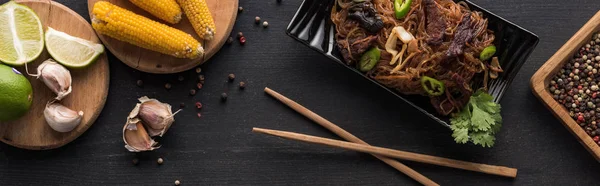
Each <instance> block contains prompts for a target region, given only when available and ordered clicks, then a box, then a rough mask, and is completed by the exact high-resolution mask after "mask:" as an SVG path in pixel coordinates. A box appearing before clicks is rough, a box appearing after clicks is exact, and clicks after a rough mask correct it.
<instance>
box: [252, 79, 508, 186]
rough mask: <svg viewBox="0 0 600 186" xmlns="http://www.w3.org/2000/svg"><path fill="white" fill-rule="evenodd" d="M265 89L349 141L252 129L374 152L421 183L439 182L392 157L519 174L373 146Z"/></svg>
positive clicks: (487, 171)
mask: <svg viewBox="0 0 600 186" xmlns="http://www.w3.org/2000/svg"><path fill="white" fill-rule="evenodd" d="M265 92H266V93H267V94H269V95H271V96H273V97H274V98H275V99H277V100H279V101H281V102H282V103H284V104H286V105H287V106H289V107H290V108H292V109H294V110H295V111H296V112H298V113H300V114H302V115H304V116H306V117H307V118H309V119H311V120H313V121H314V122H316V123H317V124H319V125H321V126H323V127H325V128H327V129H328V130H330V131H331V132H333V133H335V134H337V135H338V136H340V137H342V138H344V139H345V140H347V141H349V142H345V141H340V140H332V139H327V138H321V137H316V136H310V135H304V134H299V133H293V132H285V131H277V130H269V129H261V128H253V129H252V131H253V132H256V133H262V134H268V135H273V136H278V137H282V138H285V139H291V140H297V141H302V142H307V143H315V144H321V145H326V146H331V147H338V148H343V149H347V150H354V151H359V152H365V153H370V154H371V155H373V156H375V157H376V158H377V159H379V160H381V161H383V162H385V163H386V164H388V165H390V166H392V167H394V168H395V169H397V170H399V171H400V172H402V173H404V174H406V175H407V176H409V177H411V178H413V179H415V180H416V181H418V182H419V183H421V184H423V185H439V184H437V183H435V182H434V181H432V180H430V179H429V178H427V177H425V176H423V175H422V174H420V173H418V172H417V171H415V170H413V169H411V168H410V167H408V166H406V165H404V164H402V163H400V162H398V161H396V160H394V159H390V158H398V159H402V160H408V161H415V162H421V163H427V164H433V165H439V166H445V167H451V168H457V169H463V170H470V171H475V172H481V173H486V174H492V175H498V176H505V177H511V178H515V177H516V176H517V169H515V168H510V167H503V166H495V165H486V164H480V163H472V162H466V161H460V160H453V159H448V158H442V157H436V156H430V155H424V154H418V153H412V152H406V151H400V150H394V149H388V148H383V147H376V146H370V145H369V144H367V143H366V142H364V141H362V140H361V139H359V138H358V137H356V136H354V135H352V134H351V133H349V132H348V131H346V130H344V129H342V128H340V127H339V126H337V125H335V124H334V123H332V122H330V121H328V120H327V119H325V118H323V117H321V116H319V115H318V114H316V113H314V112H312V111H310V110H309V109H307V108H305V107H303V106H302V105H300V104H298V103H296V102H294V101H293V100H291V99H289V98H287V97H285V96H283V95H281V94H279V93H277V92H275V91H273V90H271V89H269V88H265ZM387 157H390V158H387Z"/></svg>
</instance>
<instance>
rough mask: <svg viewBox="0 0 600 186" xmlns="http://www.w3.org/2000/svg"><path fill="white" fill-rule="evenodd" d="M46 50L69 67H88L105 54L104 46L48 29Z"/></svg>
mask: <svg viewBox="0 0 600 186" xmlns="http://www.w3.org/2000/svg"><path fill="white" fill-rule="evenodd" d="M46 49H47V50H48V53H50V55H51V56H52V58H54V60H56V61H57V62H59V63H60V64H63V65H65V66H68V67H73V68H79V67H86V66H88V65H89V64H91V63H92V62H94V61H95V60H96V58H98V56H100V54H102V52H104V46H102V45H101V44H97V43H94V42H91V41H88V40H85V39H81V38H78V37H74V36H71V35H69V34H67V33H64V32H61V31H57V30H54V29H53V28H50V27H48V30H47V31H46Z"/></svg>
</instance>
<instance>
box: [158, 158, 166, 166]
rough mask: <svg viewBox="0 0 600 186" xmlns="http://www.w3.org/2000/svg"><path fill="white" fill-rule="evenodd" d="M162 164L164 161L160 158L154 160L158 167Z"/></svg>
mask: <svg viewBox="0 0 600 186" xmlns="http://www.w3.org/2000/svg"><path fill="white" fill-rule="evenodd" d="M163 162H164V160H163V159H162V158H158V160H156V163H158V164H159V165H162V164H163Z"/></svg>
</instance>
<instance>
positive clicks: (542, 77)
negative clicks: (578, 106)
mask: <svg viewBox="0 0 600 186" xmlns="http://www.w3.org/2000/svg"><path fill="white" fill-rule="evenodd" d="M598 31H600V11H598V13H596V15H595V16H594V17H592V18H591V19H590V20H589V21H588V22H587V23H586V24H585V25H584V26H583V27H582V28H581V29H579V31H577V33H575V35H573V37H571V39H569V40H568V41H567V42H566V43H565V44H564V45H563V46H562V47H561V48H560V49H559V50H558V51H557V52H556V53H555V54H554V55H553V56H552V57H550V59H548V61H546V63H544V65H542V67H540V69H539V70H538V71H537V72H536V73H535V74H534V75H533V76H532V77H531V89H532V91H533V94H534V95H535V96H537V97H538V99H540V100H541V101H542V103H543V104H544V105H545V106H546V107H547V108H548V109H549V110H550V111H551V112H552V114H554V116H555V117H556V118H558V119H559V120H560V121H561V122H562V123H563V124H564V125H565V127H566V128H567V129H568V130H569V131H570V132H571V133H573V135H575V137H576V138H577V139H578V140H579V142H580V143H581V144H582V145H583V146H584V147H585V148H586V149H587V150H588V151H589V152H590V153H592V155H593V156H594V157H595V158H596V160H598V161H600V147H599V146H598V144H596V142H594V140H593V139H592V138H591V137H590V136H589V135H588V134H587V133H586V132H585V131H584V130H583V129H582V128H581V127H580V126H579V124H577V122H575V120H574V119H573V118H571V116H570V115H569V111H568V110H567V109H566V108H565V107H564V106H563V105H562V104H561V103H559V102H557V101H556V100H554V98H552V93H550V91H549V90H548V87H549V84H550V80H552V78H553V77H554V76H555V75H556V73H558V71H560V69H562V67H563V66H564V65H565V63H567V62H568V61H569V60H570V59H572V58H573V55H574V54H575V53H576V52H577V51H579V49H580V48H581V46H583V45H584V44H585V43H587V42H589V41H590V39H591V37H592V34H595V33H597V32H598Z"/></svg>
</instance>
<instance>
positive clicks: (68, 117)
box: [44, 102, 83, 132]
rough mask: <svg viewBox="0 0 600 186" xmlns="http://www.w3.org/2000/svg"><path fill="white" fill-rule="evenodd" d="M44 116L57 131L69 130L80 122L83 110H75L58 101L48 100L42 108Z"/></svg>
mask: <svg viewBox="0 0 600 186" xmlns="http://www.w3.org/2000/svg"><path fill="white" fill-rule="evenodd" d="M44 118H45V119H46V122H47V123H48V125H50V127H51V128H52V129H54V130H55V131H57V132H70V131H72V130H73V129H74V128H75V127H77V125H79V124H80V123H81V119H82V118H83V111H79V112H75V111H73V110H71V109H69V108H67V107H65V106H63V105H61V104H59V103H53V102H50V103H48V104H47V105H46V109H44Z"/></svg>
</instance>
